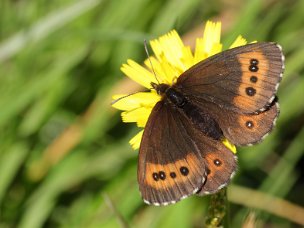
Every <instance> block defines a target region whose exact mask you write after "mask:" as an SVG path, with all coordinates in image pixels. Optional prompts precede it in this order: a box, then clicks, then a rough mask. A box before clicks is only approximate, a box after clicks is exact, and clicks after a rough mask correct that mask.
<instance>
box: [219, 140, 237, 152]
mask: <svg viewBox="0 0 304 228" xmlns="http://www.w3.org/2000/svg"><path fill="white" fill-rule="evenodd" d="M222 143H223V144H224V145H225V146H226V147H227V148H228V149H229V150H231V151H232V152H233V153H235V154H236V147H235V145H233V144H232V143H231V142H229V141H228V140H227V139H224V140H223V141H222Z"/></svg>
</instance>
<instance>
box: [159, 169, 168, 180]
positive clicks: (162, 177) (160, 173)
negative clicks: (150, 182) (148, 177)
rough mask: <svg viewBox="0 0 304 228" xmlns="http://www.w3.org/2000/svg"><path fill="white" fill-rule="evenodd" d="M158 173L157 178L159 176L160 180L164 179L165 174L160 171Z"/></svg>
mask: <svg viewBox="0 0 304 228" xmlns="http://www.w3.org/2000/svg"><path fill="white" fill-rule="evenodd" d="M158 175H159V178H160V179H161V180H165V179H166V174H165V172H163V171H160V172H159V173H158Z"/></svg>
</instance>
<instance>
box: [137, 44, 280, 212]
mask: <svg viewBox="0 0 304 228" xmlns="http://www.w3.org/2000/svg"><path fill="white" fill-rule="evenodd" d="M283 71H284V56H283V53H282V49H281V47H280V46H279V45H277V44H275V43H267V42H265V43H253V44H248V45H245V46H241V47H236V48H233V49H229V50H226V51H223V52H221V53H219V54H216V55H213V56H211V57H209V58H207V59H205V60H203V61H201V62H199V63H197V64H196V65H194V66H192V67H191V68H189V69H188V70H187V71H185V72H184V73H182V74H181V75H180V76H179V77H178V78H177V80H176V82H175V83H174V84H173V85H168V84H164V83H160V84H157V83H153V82H152V83H151V86H152V87H153V89H155V90H156V91H157V93H158V94H159V95H160V96H161V100H160V101H159V102H158V103H156V105H155V106H154V107H153V109H152V112H151V114H150V116H149V118H148V121H147V124H146V127H145V129H144V133H143V136H142V141H141V144H140V148H139V158H138V171H137V172H138V174H137V176H138V183H139V190H140V192H141V195H142V197H143V200H144V202H146V203H148V204H153V205H157V206H158V205H168V204H173V203H175V202H177V201H179V200H181V199H184V198H186V197H188V196H190V195H193V194H198V195H206V194H211V193H216V192H217V191H219V190H220V189H222V188H223V187H225V186H226V185H227V184H228V183H229V181H230V180H231V178H232V177H233V175H234V174H235V172H236V169H237V157H236V156H235V154H234V153H233V152H231V150H229V149H228V148H227V147H226V146H225V145H224V144H223V143H222V141H223V140H224V139H227V140H228V141H229V142H231V143H232V144H234V145H236V146H244V145H252V144H255V143H258V142H260V141H261V140H262V139H264V138H265V136H267V135H268V134H269V132H270V131H271V130H272V128H273V127H274V124H275V121H276V119H277V117H278V114H279V105H278V102H277V99H276V92H277V89H278V86H279V83H280V81H281V78H282V74H283Z"/></svg>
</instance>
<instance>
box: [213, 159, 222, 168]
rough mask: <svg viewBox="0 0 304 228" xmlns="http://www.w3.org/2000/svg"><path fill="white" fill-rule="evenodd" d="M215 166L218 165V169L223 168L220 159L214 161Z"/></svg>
mask: <svg viewBox="0 0 304 228" xmlns="http://www.w3.org/2000/svg"><path fill="white" fill-rule="evenodd" d="M213 163H214V165H216V166H217V167H219V166H221V165H222V162H221V161H220V160H219V159H215V160H214V161H213Z"/></svg>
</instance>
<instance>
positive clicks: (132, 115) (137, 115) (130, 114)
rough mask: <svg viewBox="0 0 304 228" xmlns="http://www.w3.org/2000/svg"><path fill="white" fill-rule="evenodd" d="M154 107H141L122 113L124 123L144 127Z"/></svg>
mask: <svg viewBox="0 0 304 228" xmlns="http://www.w3.org/2000/svg"><path fill="white" fill-rule="evenodd" d="M151 111H152V107H140V108H136V109H133V110H130V111H125V112H122V113H121V117H122V121H123V122H126V123H131V122H136V123H137V126H138V127H144V126H145V125H146V123H147V121H148V118H149V115H150V113H151Z"/></svg>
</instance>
